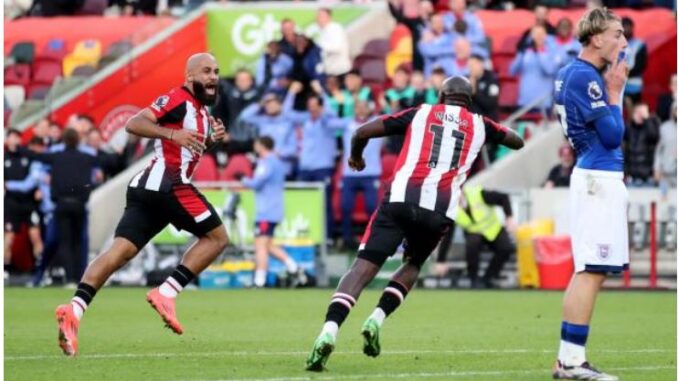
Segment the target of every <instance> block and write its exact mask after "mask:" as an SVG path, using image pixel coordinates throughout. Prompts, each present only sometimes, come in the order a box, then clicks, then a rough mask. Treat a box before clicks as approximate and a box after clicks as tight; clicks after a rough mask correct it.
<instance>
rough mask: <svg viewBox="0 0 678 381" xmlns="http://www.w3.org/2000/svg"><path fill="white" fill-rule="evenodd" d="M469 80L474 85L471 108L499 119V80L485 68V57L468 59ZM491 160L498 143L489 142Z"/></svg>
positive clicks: (488, 148) (477, 56) (488, 149)
mask: <svg viewBox="0 0 678 381" xmlns="http://www.w3.org/2000/svg"><path fill="white" fill-rule="evenodd" d="M468 68H469V80H470V81H471V86H473V102H472V103H471V110H472V111H473V112H476V113H478V114H480V115H484V116H486V117H488V118H490V119H492V120H498V119H499V80H498V79H497V76H496V75H495V74H494V72H492V71H491V70H488V69H486V68H485V59H484V58H483V57H482V56H481V55H478V54H473V55H471V58H470V59H469V61H468ZM487 153H488V155H489V157H490V161H494V159H495V157H496V153H497V145H496V144H494V143H488V144H487Z"/></svg>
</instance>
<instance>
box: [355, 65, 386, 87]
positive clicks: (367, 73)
mask: <svg viewBox="0 0 678 381" xmlns="http://www.w3.org/2000/svg"><path fill="white" fill-rule="evenodd" d="M360 76H361V77H363V80H364V81H365V83H383V82H384V81H385V80H386V66H385V65H384V61H383V60H371V61H367V62H365V63H364V64H363V65H362V66H360Z"/></svg>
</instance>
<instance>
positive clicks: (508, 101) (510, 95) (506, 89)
mask: <svg viewBox="0 0 678 381" xmlns="http://www.w3.org/2000/svg"><path fill="white" fill-rule="evenodd" d="M517 104H518V82H517V81H515V80H503V81H501V83H500V84H499V107H515V106H516V105H517Z"/></svg>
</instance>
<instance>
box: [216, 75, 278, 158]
mask: <svg viewBox="0 0 678 381" xmlns="http://www.w3.org/2000/svg"><path fill="white" fill-rule="evenodd" d="M271 75H272V74H271V70H270V66H268V67H267V70H266V71H265V76H266V78H265V79H264V81H263V84H261V85H259V86H257V85H255V83H254V77H253V76H252V73H251V72H250V71H249V70H247V69H239V70H238V71H236V72H235V77H234V78H233V83H231V81H228V80H226V79H222V80H221V81H220V83H219V100H218V101H217V104H216V106H214V109H213V110H212V112H213V113H214V117H215V118H217V119H221V120H222V121H224V125H226V126H228V134H229V141H228V143H217V144H216V146H215V148H214V149H212V150H211V151H209V153H212V154H214V155H215V156H216V159H217V163H218V164H219V165H224V164H225V159H226V155H224V153H226V154H227V155H234V154H239V153H246V152H249V151H251V148H252V144H251V142H252V141H253V139H254V138H255V137H256V131H255V130H254V129H253V128H252V126H250V125H248V124H247V123H242V122H241V121H240V120H239V116H240V113H241V112H242V111H243V110H244V109H246V108H247V107H248V106H249V105H251V104H254V103H257V102H259V100H260V99H261V97H262V96H263V95H264V92H265V91H266V84H267V83H268V82H270V78H271ZM246 142H250V143H249V144H246Z"/></svg>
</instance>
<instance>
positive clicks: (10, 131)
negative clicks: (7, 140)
mask: <svg viewBox="0 0 678 381" xmlns="http://www.w3.org/2000/svg"><path fill="white" fill-rule="evenodd" d="M11 135H19V137H21V131H19V130H17V129H16V128H8V129H7V133H6V134H5V136H6V137H9V136H11Z"/></svg>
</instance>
